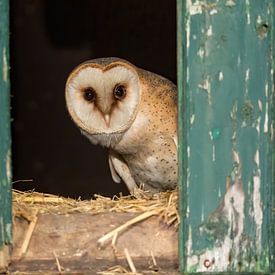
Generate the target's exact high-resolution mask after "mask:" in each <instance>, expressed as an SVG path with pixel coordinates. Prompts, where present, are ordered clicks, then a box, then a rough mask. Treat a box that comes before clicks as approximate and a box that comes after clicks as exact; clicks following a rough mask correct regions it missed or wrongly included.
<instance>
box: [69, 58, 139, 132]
mask: <svg viewBox="0 0 275 275" xmlns="http://www.w3.org/2000/svg"><path fill="white" fill-rule="evenodd" d="M65 97H66V104H67V108H68V111H69V113H70V115H71V117H72V119H73V120H74V122H75V123H76V124H77V125H78V127H80V129H81V130H82V131H84V132H85V133H86V134H89V135H93V134H117V133H122V132H124V131H126V130H127V129H128V128H129V127H130V126H131V124H132V123H133V121H134V120H135V117H136V114H137V110H138V105H139V102H140V97H141V88H140V81H139V75H138V73H137V68H136V67H135V66H134V65H132V64H131V63H129V62H127V61H125V60H122V59H118V58H100V59H94V60H89V61H87V62H85V63H82V64H80V65H79V66H78V67H76V68H75V69H74V70H73V71H72V73H71V74H70V75H69V77H68V80H67V83H66V91H65Z"/></svg>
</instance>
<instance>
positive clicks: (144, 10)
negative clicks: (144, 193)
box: [11, 0, 176, 198]
mask: <svg viewBox="0 0 275 275" xmlns="http://www.w3.org/2000/svg"><path fill="white" fill-rule="evenodd" d="M107 56H116V57H120V58H125V59H127V60H128V61H130V62H132V63H133V64H135V65H137V66H138V67H141V68H144V69H146V70H149V71H153V72H155V73H158V74H160V75H163V76H165V77H167V78H169V79H170V80H172V81H173V82H174V83H175V82H176V3H175V1H167V0H150V1H148V0H131V1H129V0H89V1H88V0H81V1H76V0H58V1H54V0H32V1H31V0H11V94H12V118H13V122H12V136H13V179H14V180H20V179H33V182H19V183H15V184H14V187H15V188H17V189H21V190H29V189H35V190H36V191H40V192H48V193H53V194H58V195H63V196H70V197H74V198H78V197H79V196H81V198H90V197H91V195H92V194H94V193H99V194H103V195H109V196H111V195H114V194H118V193H119V192H123V193H124V194H127V189H126V187H125V186H124V184H116V183H114V182H113V181H112V179H111V175H110V172H109V167H108V160H107V150H105V149H103V148H101V147H99V146H94V145H92V144H90V142H89V141H88V140H87V139H86V138H85V137H84V136H82V135H81V134H80V131H79V130H78V129H77V127H76V126H75V125H74V124H73V122H72V121H71V119H70V118H69V115H68V113H67V111H66V106H65V100H64V86H65V82H66V78H67V76H68V74H69V73H70V71H71V70H72V69H73V67H74V66H76V65H78V64H79V63H81V62H82V61H84V60H87V59H92V58H98V57H107Z"/></svg>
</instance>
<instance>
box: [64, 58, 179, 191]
mask: <svg viewBox="0 0 275 275" xmlns="http://www.w3.org/2000/svg"><path fill="white" fill-rule="evenodd" d="M65 98H66V104H67V109H68V111H69V114H70V116H71V118H72V120H73V121H74V122H75V123H76V125H77V126H78V127H79V128H80V130H81V132H82V133H83V134H84V135H85V136H86V137H87V138H88V139H89V140H90V141H91V142H92V143H93V144H99V145H101V146H104V147H108V148H109V166H110V170H111V175H112V178H113V180H114V181H115V182H117V183H119V182H121V180H123V182H124V183H125V184H126V185H127V188H128V189H129V191H130V193H132V194H134V193H135V192H136V190H137V188H139V187H142V188H143V189H144V190H146V191H148V192H149V193H153V194H154V193H157V192H160V191H165V190H170V189H174V188H175V187H176V185H177V106H176V101H177V88H176V86H175V85H174V84H173V83H172V82H170V81H169V80H167V79H166V78H164V77H162V76H159V75H157V74H154V73H151V72H149V71H145V70H143V69H140V68H138V67H136V66H134V65H132V64H131V63H129V62H128V61H126V60H123V59H119V58H98V59H94V60H89V61H87V62H85V63H82V64H80V65H79V66H78V67H76V68H75V69H74V70H73V71H72V73H71V74H70V75H69V77H68V79H67V83H66V91H65Z"/></svg>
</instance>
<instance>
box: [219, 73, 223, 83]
mask: <svg viewBox="0 0 275 275" xmlns="http://www.w3.org/2000/svg"><path fill="white" fill-rule="evenodd" d="M219 81H223V72H219Z"/></svg>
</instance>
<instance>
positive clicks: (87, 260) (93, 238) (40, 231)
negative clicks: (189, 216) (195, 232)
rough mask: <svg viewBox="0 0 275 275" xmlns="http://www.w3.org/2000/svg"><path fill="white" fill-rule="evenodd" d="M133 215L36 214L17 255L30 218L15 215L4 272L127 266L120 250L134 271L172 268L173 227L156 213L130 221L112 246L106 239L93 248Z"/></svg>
mask: <svg viewBox="0 0 275 275" xmlns="http://www.w3.org/2000/svg"><path fill="white" fill-rule="evenodd" d="M135 216H137V214H131V213H124V214H119V213H105V214H97V215H92V214H87V213H76V214H68V215H55V214H39V215H38V220H37V223H36V226H35V228H34V231H33V233H32V236H31V239H30V242H29V245H28V249H27V251H26V253H25V254H24V255H23V256H21V257H20V250H21V247H22V243H23V240H24V238H25V236H26V231H27V228H28V226H29V222H27V221H26V220H25V219H23V218H15V220H14V249H13V255H12V264H11V266H10V269H9V270H10V272H11V273H13V274H14V273H16V272H20V273H21V272H23V273H22V274H31V272H34V273H32V274H36V273H37V274H41V273H42V274H47V272H50V273H48V274H54V273H57V274H58V269H59V270H60V269H61V270H62V271H63V272H62V273H64V274H66V273H67V274H68V272H69V273H70V274H96V273H97V272H99V271H104V270H107V269H108V268H110V267H112V266H115V265H121V266H123V267H125V268H126V269H127V270H129V267H128V264H127V261H126V259H125V254H124V249H125V248H127V249H128V251H129V254H130V256H131V258H132V261H133V263H134V265H135V267H136V269H137V271H138V272H141V271H142V273H143V274H146V272H145V271H147V272H149V271H150V270H151V271H153V272H154V273H156V272H155V271H157V270H158V271H159V272H164V273H163V274H168V273H167V272H169V274H172V273H173V271H174V272H176V271H177V268H178V267H177V266H178V264H177V262H178V259H177V258H178V255H177V253H178V252H177V250H178V247H177V230H176V229H175V228H174V227H173V226H167V225H166V224H164V223H162V222H161V221H160V220H159V218H157V217H151V218H149V219H147V220H144V221H142V222H140V223H138V224H136V225H133V226H132V227H130V228H128V229H127V230H126V231H125V232H123V233H122V234H120V235H118V237H117V240H116V244H115V248H113V247H112V245H111V244H110V243H109V244H107V245H105V247H103V248H101V249H99V248H98V244H97V241H98V239H99V238H100V237H101V236H103V235H104V234H106V233H108V232H110V231H111V230H112V229H114V228H116V227H118V226H120V225H121V224H123V223H125V222H126V221H128V220H130V219H131V218H133V217H135ZM152 255H153V256H152ZM153 257H154V258H155V261H156V263H157V265H156V266H155V265H154V264H153ZM57 261H58V262H59V264H60V266H59V267H58V264H57ZM160 274H161V273H160Z"/></svg>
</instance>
